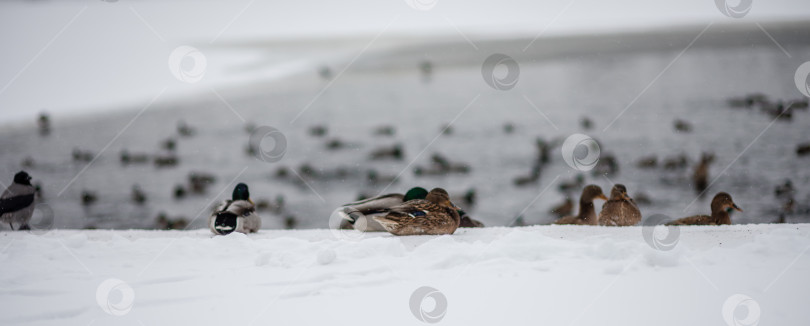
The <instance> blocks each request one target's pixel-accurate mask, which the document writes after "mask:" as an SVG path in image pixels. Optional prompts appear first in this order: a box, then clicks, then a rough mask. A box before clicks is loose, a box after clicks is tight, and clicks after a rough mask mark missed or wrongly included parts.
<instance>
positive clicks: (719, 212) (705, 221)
mask: <svg viewBox="0 0 810 326" xmlns="http://www.w3.org/2000/svg"><path fill="white" fill-rule="evenodd" d="M734 210H737V211H740V212H742V209H740V207H739V206H737V204H735V203H734V201H733V200H732V199H731V195H729V194H727V193H725V192H720V193H717V195H715V196H714V199H712V215H711V216H709V215H695V216H689V217H684V218H681V219H678V220H675V221H673V222H669V223H667V225H721V224H731V212H732V211H734Z"/></svg>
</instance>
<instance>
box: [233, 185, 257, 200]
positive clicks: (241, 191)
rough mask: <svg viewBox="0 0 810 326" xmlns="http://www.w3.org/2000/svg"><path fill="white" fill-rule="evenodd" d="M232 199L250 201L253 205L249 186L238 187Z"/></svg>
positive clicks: (234, 190)
mask: <svg viewBox="0 0 810 326" xmlns="http://www.w3.org/2000/svg"><path fill="white" fill-rule="evenodd" d="M231 199H233V200H246V201H249V202H250V203H251V204H252V203H253V202H252V201H251V200H250V191H248V186H247V185H246V184H244V183H240V184H238V185H236V188H234V189H233V196H232V197H231Z"/></svg>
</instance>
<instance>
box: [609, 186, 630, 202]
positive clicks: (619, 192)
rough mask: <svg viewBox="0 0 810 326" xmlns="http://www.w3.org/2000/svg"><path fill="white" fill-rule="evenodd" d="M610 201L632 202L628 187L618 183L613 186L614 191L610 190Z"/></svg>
mask: <svg viewBox="0 0 810 326" xmlns="http://www.w3.org/2000/svg"><path fill="white" fill-rule="evenodd" d="M610 200H630V196H629V195H628V194H627V187H625V186H624V185H623V184H618V183H617V184H615V185H613V189H610Z"/></svg>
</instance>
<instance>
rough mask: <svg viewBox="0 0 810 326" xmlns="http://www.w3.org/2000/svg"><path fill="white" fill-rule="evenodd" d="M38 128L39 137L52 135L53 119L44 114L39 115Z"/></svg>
mask: <svg viewBox="0 0 810 326" xmlns="http://www.w3.org/2000/svg"><path fill="white" fill-rule="evenodd" d="M37 126H38V127H39V135H40V136H47V135H50V134H51V117H50V116H49V115H48V114H47V113H45V112H42V113H40V114H39V119H37Z"/></svg>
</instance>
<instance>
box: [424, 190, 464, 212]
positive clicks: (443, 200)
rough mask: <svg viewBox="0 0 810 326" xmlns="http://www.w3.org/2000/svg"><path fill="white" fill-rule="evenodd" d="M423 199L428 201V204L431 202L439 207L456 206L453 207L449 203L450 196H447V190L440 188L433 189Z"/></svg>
mask: <svg viewBox="0 0 810 326" xmlns="http://www.w3.org/2000/svg"><path fill="white" fill-rule="evenodd" d="M425 199H426V200H428V201H429V202H432V203H434V204H438V205H441V206H446V207H453V208H457V207H456V205H453V203H452V202H450V195H449V194H447V190H444V189H442V188H433V189H432V190H431V191H430V192H429V193H428V194H427V196H426V197H425Z"/></svg>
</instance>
